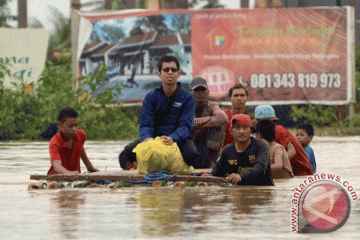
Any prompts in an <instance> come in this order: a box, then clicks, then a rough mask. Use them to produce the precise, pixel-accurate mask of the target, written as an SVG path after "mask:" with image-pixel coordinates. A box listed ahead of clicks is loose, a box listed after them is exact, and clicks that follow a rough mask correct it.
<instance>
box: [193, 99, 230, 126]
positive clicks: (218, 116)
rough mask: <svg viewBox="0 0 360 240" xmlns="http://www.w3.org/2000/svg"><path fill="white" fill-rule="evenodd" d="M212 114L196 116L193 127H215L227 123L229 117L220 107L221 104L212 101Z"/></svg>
mask: <svg viewBox="0 0 360 240" xmlns="http://www.w3.org/2000/svg"><path fill="white" fill-rule="evenodd" d="M209 105H210V108H211V116H207V117H198V118H194V125H193V128H195V129H196V128H214V127H221V126H223V125H225V124H226V123H227V122H228V121H229V119H228V117H227V115H226V113H225V112H224V111H223V110H221V109H220V107H219V104H217V103H210V102H209Z"/></svg>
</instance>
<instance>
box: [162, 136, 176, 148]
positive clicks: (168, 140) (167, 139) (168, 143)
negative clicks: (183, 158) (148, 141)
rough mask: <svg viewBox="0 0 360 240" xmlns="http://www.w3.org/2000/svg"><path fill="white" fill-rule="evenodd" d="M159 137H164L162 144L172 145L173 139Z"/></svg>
mask: <svg viewBox="0 0 360 240" xmlns="http://www.w3.org/2000/svg"><path fill="white" fill-rule="evenodd" d="M160 139H165V141H164V144H165V145H170V146H171V145H172V144H173V143H174V139H172V138H171V137H168V136H161V137H160Z"/></svg>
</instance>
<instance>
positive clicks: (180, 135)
mask: <svg viewBox="0 0 360 240" xmlns="http://www.w3.org/2000/svg"><path fill="white" fill-rule="evenodd" d="M184 92H185V90H184V91H183V92H182V94H183V93H184ZM184 94H185V93H184ZM182 104H183V109H182V111H181V115H180V118H179V120H178V122H177V124H178V125H177V128H176V130H175V131H174V132H173V133H172V134H170V135H169V136H168V137H171V138H172V139H173V141H174V142H179V141H181V140H184V139H186V138H188V137H189V136H190V134H191V129H192V126H193V123H194V115H195V100H194V96H193V95H192V94H189V96H188V97H187V98H186V99H185V101H182Z"/></svg>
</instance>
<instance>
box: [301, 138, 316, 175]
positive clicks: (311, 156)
mask: <svg viewBox="0 0 360 240" xmlns="http://www.w3.org/2000/svg"><path fill="white" fill-rule="evenodd" d="M304 150H305V153H306V156H307V157H308V158H309V161H310V164H311V166H312V168H313V171H314V173H315V172H316V162H315V154H314V151H313V149H312V147H310V146H309V145H308V146H307V147H306V148H305V149H304Z"/></svg>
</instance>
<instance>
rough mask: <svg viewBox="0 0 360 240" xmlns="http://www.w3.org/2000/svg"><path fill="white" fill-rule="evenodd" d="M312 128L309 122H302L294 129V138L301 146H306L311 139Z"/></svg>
mask: <svg viewBox="0 0 360 240" xmlns="http://www.w3.org/2000/svg"><path fill="white" fill-rule="evenodd" d="M313 136H314V128H313V127H312V126H311V125H310V124H302V125H300V126H299V127H297V129H296V139H297V140H298V141H299V143H300V144H301V146H302V147H303V148H306V147H307V146H308V145H309V144H310V142H311V141H312V139H313Z"/></svg>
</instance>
